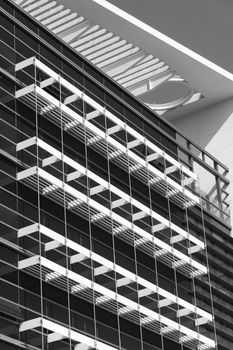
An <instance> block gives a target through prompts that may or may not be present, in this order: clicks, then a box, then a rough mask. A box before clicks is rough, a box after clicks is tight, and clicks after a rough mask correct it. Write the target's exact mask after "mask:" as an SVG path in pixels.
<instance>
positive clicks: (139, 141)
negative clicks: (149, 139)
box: [127, 139, 142, 149]
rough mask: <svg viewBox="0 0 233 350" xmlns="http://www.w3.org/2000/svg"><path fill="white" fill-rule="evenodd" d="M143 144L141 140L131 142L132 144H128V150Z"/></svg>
mask: <svg viewBox="0 0 233 350" xmlns="http://www.w3.org/2000/svg"><path fill="white" fill-rule="evenodd" d="M141 144H142V141H141V140H138V139H135V140H133V141H130V142H128V143H127V148H128V149H131V148H134V147H137V146H139V145H141Z"/></svg>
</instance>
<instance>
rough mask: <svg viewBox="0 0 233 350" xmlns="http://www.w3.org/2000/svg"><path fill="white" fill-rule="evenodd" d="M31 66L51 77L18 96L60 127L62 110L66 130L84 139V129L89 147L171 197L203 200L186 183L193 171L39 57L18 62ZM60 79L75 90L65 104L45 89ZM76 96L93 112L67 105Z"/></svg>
mask: <svg viewBox="0 0 233 350" xmlns="http://www.w3.org/2000/svg"><path fill="white" fill-rule="evenodd" d="M30 65H35V67H36V68H37V69H38V70H40V71H42V72H44V73H45V74H47V75H48V79H45V80H44V81H43V82H41V83H40V86H37V85H34V84H32V85H30V86H27V87H25V88H23V89H21V90H18V91H17V92H16V98H23V99H24V100H26V102H27V103H28V104H31V105H32V107H33V106H34V108H35V106H36V105H37V108H38V109H39V111H40V113H41V114H42V115H44V116H45V117H46V118H49V119H52V121H53V122H55V123H57V124H59V126H60V125H61V120H60V117H61V115H60V113H61V112H62V114H63V118H62V119H63V127H64V130H65V131H66V132H70V133H72V134H73V135H74V136H75V137H78V138H79V139H80V140H82V141H84V139H83V137H84V131H86V133H87V137H88V140H87V144H88V146H89V147H92V148H94V149H96V150H97V151H98V152H99V153H101V154H103V155H104V156H105V157H108V158H109V159H110V160H111V161H113V160H114V162H115V163H117V164H119V165H120V166H122V167H123V168H124V169H126V170H127V171H130V172H131V174H132V175H133V176H135V177H137V178H139V179H140V180H141V181H143V182H144V183H146V184H149V185H150V186H152V187H155V188H156V190H158V191H159V192H160V193H162V194H163V195H164V196H166V197H170V198H171V200H173V201H175V202H176V203H178V204H179V205H181V206H182V207H189V206H193V205H196V204H198V203H199V197H198V196H197V195H195V194H193V193H192V192H191V191H190V190H189V189H187V188H186V185H188V184H190V183H191V182H192V181H195V180H197V176H196V175H195V174H194V173H193V172H192V171H190V170H189V169H188V168H186V167H184V166H183V165H182V164H180V163H179V162H178V161H177V160H175V159H174V158H172V157H171V156H170V155H168V154H167V153H166V152H164V151H163V150H161V149H160V148H159V147H157V146H156V145H154V144H153V143H152V142H151V141H149V140H147V139H146V138H145V137H143V136H142V135H141V134H140V133H139V132H137V131H136V130H134V129H133V128H131V127H130V126H129V125H127V124H126V123H124V122H123V121H122V120H120V119H119V118H118V117H116V116H115V115H114V114H113V113H111V112H110V111H108V110H107V109H106V108H105V107H104V106H101V105H100V104H99V103H97V102H96V101H94V100H93V99H92V98H90V97H89V96H88V95H86V94H85V93H83V92H82V91H81V90H80V89H78V88H76V87H75V86H74V85H72V84H70V83H69V82H68V81H67V80H65V79H63V78H61V77H60V75H58V74H57V73H55V72H54V71H52V70H51V69H50V68H48V67H46V66H45V65H44V64H43V63H41V62H40V61H38V60H37V59H35V58H30V59H28V60H25V61H23V62H21V63H18V64H17V65H16V68H15V69H16V71H18V70H21V69H25V68H26V67H28V66H30ZM56 82H59V84H60V86H62V88H64V89H66V90H67V91H69V92H70V93H71V95H70V96H68V97H67V98H66V99H65V100H64V101H63V102H62V103H61V101H58V100H57V99H55V98H54V97H53V96H51V95H50V94H48V93H47V92H45V91H44V90H43V89H42V88H44V87H47V86H50V85H51V84H54V83H56ZM75 99H82V100H83V101H84V102H85V103H86V104H88V105H89V106H90V107H91V108H92V112H89V113H88V114H86V116H85V118H84V117H83V116H81V115H79V114H78V113H76V112H74V110H73V109H71V108H69V107H68V106H67V104H68V103H71V102H72V101H74V100H75ZM97 118H104V119H105V118H107V119H108V120H109V121H110V122H111V125H112V126H111V127H110V128H108V129H106V130H101V128H99V127H97V126H96V122H95V120H96V119H97ZM121 131H124V132H125V133H126V135H127V138H128V139H129V140H130V141H129V142H128V143H127V144H126V145H122V142H119V137H118V136H117V134H118V132H121ZM140 145H143V146H144V147H145V149H146V150H147V154H148V156H146V157H145V156H142V155H141V154H140V153H138V152H137V147H138V146H140ZM155 158H161V159H162V160H163V162H165V163H166V169H165V171H164V173H163V172H161V171H160V170H158V169H157V168H156V167H155V166H153V165H152V164H151V162H152V161H153V160H155ZM177 171H178V172H179V173H180V174H181V183H182V185H181V184H180V183H179V181H178V182H177V180H174V178H172V177H171V174H173V172H177Z"/></svg>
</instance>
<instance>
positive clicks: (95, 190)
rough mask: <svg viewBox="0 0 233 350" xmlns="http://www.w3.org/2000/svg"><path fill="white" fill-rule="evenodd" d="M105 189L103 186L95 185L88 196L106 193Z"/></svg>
mask: <svg viewBox="0 0 233 350" xmlns="http://www.w3.org/2000/svg"><path fill="white" fill-rule="evenodd" d="M106 190H107V189H106V188H105V187H104V186H103V185H97V186H95V187H92V188H90V196H94V195H95V194H98V193H100V192H103V191H106Z"/></svg>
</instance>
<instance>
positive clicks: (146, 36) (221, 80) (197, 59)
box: [59, 0, 233, 114]
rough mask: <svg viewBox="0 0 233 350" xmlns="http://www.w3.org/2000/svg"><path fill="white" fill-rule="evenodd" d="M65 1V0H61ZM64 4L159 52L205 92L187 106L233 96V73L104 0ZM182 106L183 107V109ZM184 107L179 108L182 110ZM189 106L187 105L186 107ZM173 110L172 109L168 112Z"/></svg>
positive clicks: (154, 52) (158, 54)
mask: <svg viewBox="0 0 233 350" xmlns="http://www.w3.org/2000/svg"><path fill="white" fill-rule="evenodd" d="M59 2H60V3H63V4H64V1H63V0H59ZM65 5H66V6H67V7H69V8H70V9H72V10H75V11H77V12H80V13H81V14H82V15H84V16H85V17H87V18H88V19H89V20H90V21H93V22H94V23H99V24H101V26H102V27H105V28H106V29H107V30H109V31H111V32H114V33H116V34H118V35H119V36H121V37H122V38H125V39H126V40H127V41H129V42H132V43H133V44H135V45H137V46H139V47H140V48H142V49H143V50H145V51H146V52H149V53H151V54H153V55H155V56H159V57H160V58H161V59H162V60H164V61H166V63H167V64H169V65H170V66H171V67H172V68H174V69H175V71H176V72H177V74H179V75H181V76H183V77H184V78H185V80H187V81H188V82H189V83H190V84H191V85H192V86H194V87H195V89H196V90H198V91H200V92H201V93H202V95H203V96H204V99H201V100H199V101H197V102H195V103H192V104H191V105H187V106H186V107H187V108H189V109H190V108H192V110H193V108H199V104H200V105H201V106H202V108H203V107H206V106H209V105H212V104H216V103H218V102H220V101H223V100H226V99H229V98H231V97H233V74H232V73H230V72H228V71H227V70H225V69H223V68H221V67H220V66H218V65H216V64H215V63H213V62H211V61H210V60H207V59H206V58H204V57H202V56H200V55H199V54H197V53H196V52H194V51H192V50H190V49H189V48H187V47H185V46H183V45H181V44H180V43H178V42H177V41H175V40H173V39H171V38H169V37H168V36H166V35H164V34H162V33H161V32H159V31H158V30H156V29H155V28H153V27H151V26H149V25H147V24H146V23H144V22H142V21H140V20H139V19H137V18H135V17H133V16H131V15H130V14H128V13H127V12H125V11H123V10H121V9H119V8H118V7H116V6H114V5H112V4H110V3H109V2H107V1H105V0H78V1H76V0H66V2H65ZM183 108H184V107H183ZM183 108H182V109H183ZM182 109H178V110H176V112H175V113H178V114H179V113H180V112H181V110H182ZM185 109H186V108H185ZM169 113H172V112H169Z"/></svg>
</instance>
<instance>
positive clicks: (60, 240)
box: [18, 223, 213, 322]
mask: <svg viewBox="0 0 233 350" xmlns="http://www.w3.org/2000/svg"><path fill="white" fill-rule="evenodd" d="M36 232H40V233H41V234H42V235H44V236H45V237H47V238H49V239H50V241H48V242H47V243H45V245H44V250H45V252H48V251H50V250H54V249H57V248H59V247H62V246H67V247H68V248H69V249H70V250H72V254H71V255H70V264H71V265H73V264H75V263H80V262H83V261H85V260H87V259H92V260H93V261H95V263H98V264H99V265H100V267H97V268H96V269H95V271H94V275H95V276H96V275H99V274H104V273H106V272H109V271H115V272H116V273H117V274H119V275H121V277H120V276H119V277H118V279H117V281H116V285H117V287H120V286H124V285H128V284H131V283H135V282H136V283H138V286H139V288H138V289H139V290H138V298H142V297H145V296H147V295H151V294H158V295H159V299H161V300H160V301H159V303H158V307H164V306H167V305H170V306H171V308H172V307H173V306H175V308H174V309H173V311H175V312H176V310H177V309H176V304H178V305H179V309H180V310H187V312H188V314H190V313H192V314H194V315H196V317H195V318H196V319H202V321H203V320H205V322H212V321H213V317H212V315H211V314H210V313H208V312H206V311H204V310H202V309H200V308H199V307H197V306H195V305H193V304H191V303H189V302H187V301H185V300H183V299H182V298H179V297H177V296H176V295H174V294H172V293H169V292H167V291H166V290H165V289H163V288H160V287H159V286H157V285H156V284H153V283H151V282H149V281H147V280H146V279H144V278H142V277H140V276H136V275H135V274H134V273H132V272H130V271H128V270H127V269H125V268H123V267H121V266H120V265H117V264H115V263H113V262H112V261H110V260H108V259H106V258H104V257H102V256H101V255H99V254H96V253H94V252H92V251H90V250H89V249H87V248H85V247H84V246H82V245H80V244H78V243H76V242H74V241H72V240H70V239H68V238H65V237H64V236H62V235H60V234H58V233H57V232H55V231H53V230H51V229H49V228H47V227H45V226H44V225H41V224H38V223H35V224H32V225H29V226H27V227H23V228H21V229H19V230H18V238H19V239H20V238H22V237H28V236H29V237H30V236H31V235H33V234H34V233H36ZM181 316H182V315H181ZM177 317H179V314H177Z"/></svg>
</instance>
